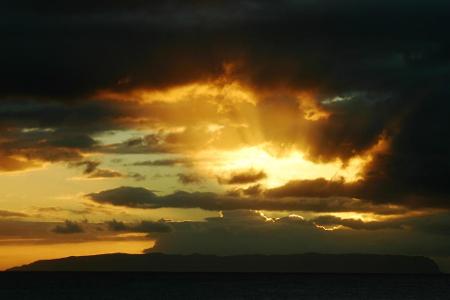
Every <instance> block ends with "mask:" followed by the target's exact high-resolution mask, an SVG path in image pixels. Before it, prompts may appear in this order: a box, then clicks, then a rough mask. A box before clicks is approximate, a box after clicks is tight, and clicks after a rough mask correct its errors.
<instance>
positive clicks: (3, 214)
mask: <svg viewBox="0 0 450 300" xmlns="http://www.w3.org/2000/svg"><path fill="white" fill-rule="evenodd" d="M28 216H29V215H27V214H25V213H22V212H17V211H10V210H0V218H10V217H13V218H14V217H28Z"/></svg>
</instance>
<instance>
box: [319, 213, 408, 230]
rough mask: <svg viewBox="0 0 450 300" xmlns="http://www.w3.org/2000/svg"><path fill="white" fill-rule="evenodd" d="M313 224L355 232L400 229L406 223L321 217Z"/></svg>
mask: <svg viewBox="0 0 450 300" xmlns="http://www.w3.org/2000/svg"><path fill="white" fill-rule="evenodd" d="M402 221H403V220H402ZM311 222H312V223H313V224H315V225H319V226H325V227H327V226H345V227H347V228H351V229H355V230H363V229H364V230H381V229H395V228H397V229H399V228H403V227H404V226H405V222H401V221H399V220H394V221H372V222H364V221H362V220H359V219H342V218H338V217H334V216H320V217H317V218H314V219H313V220H311Z"/></svg>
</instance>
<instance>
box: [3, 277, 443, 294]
mask: <svg viewBox="0 0 450 300" xmlns="http://www.w3.org/2000/svg"><path fill="white" fill-rule="evenodd" d="M0 276H1V278H0V281H1V284H0V288H1V289H0V299H126V300H127V299H450V276H449V275H357V274H355V275H333V274H273V273H254V274H242V273H240V274H236V273H200V274H199V273H102V272H99V273H0Z"/></svg>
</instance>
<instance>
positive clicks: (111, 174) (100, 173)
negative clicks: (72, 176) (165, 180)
mask: <svg viewBox="0 0 450 300" xmlns="http://www.w3.org/2000/svg"><path fill="white" fill-rule="evenodd" d="M69 166H71V167H84V170H83V174H84V175H85V176H86V178H132V179H134V180H136V181H142V180H145V178H146V177H145V176H144V175H142V174H139V173H134V172H132V173H128V174H123V173H121V172H118V171H115V170H108V169H101V168H99V166H100V162H98V161H92V160H83V161H76V162H71V163H69Z"/></svg>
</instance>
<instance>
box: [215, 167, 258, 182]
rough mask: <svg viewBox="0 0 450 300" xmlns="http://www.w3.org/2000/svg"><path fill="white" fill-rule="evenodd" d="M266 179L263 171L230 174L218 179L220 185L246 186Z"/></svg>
mask: <svg viewBox="0 0 450 300" xmlns="http://www.w3.org/2000/svg"><path fill="white" fill-rule="evenodd" d="M266 177H267V174H266V173H264V171H255V170H247V171H244V172H238V173H232V174H230V175H229V176H228V177H218V178H217V180H218V182H219V183H220V184H248V183H255V182H257V181H260V180H263V179H264V178H266Z"/></svg>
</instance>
